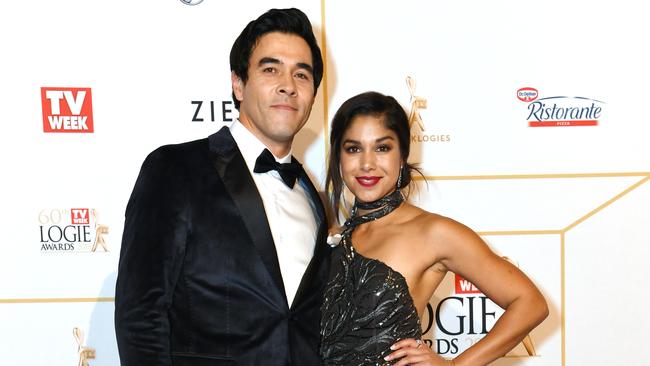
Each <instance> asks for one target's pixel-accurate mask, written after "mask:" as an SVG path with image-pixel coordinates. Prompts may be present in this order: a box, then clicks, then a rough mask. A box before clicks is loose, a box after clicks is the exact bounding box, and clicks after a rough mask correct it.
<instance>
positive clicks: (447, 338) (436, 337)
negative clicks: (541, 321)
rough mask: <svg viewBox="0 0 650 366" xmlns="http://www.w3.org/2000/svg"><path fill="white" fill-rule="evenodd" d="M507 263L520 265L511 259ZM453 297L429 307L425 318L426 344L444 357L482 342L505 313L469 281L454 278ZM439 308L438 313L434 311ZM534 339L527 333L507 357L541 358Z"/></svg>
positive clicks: (457, 276)
mask: <svg viewBox="0 0 650 366" xmlns="http://www.w3.org/2000/svg"><path fill="white" fill-rule="evenodd" d="M503 259H504V260H506V261H508V262H510V263H512V264H513V265H515V266H517V267H518V265H517V263H516V262H514V261H513V260H512V259H510V258H508V257H503ZM453 277H454V279H453V286H452V292H453V293H452V294H450V295H449V296H447V297H444V298H441V299H440V300H439V301H437V303H429V304H427V305H428V306H427V313H426V314H425V316H424V317H423V322H422V324H423V325H424V329H423V334H424V341H425V342H426V343H427V344H429V346H431V347H432V348H433V349H435V350H436V352H437V353H438V354H440V355H441V356H443V357H454V356H456V355H458V354H460V353H462V352H464V351H465V350H466V349H467V348H469V347H471V346H472V345H474V344H476V343H477V342H478V341H480V340H481V339H482V338H483V337H484V336H485V335H486V334H487V333H488V332H489V331H490V330H491V329H492V327H493V326H494V323H496V321H497V320H498V319H499V318H500V317H501V315H502V314H503V312H504V311H503V309H501V308H500V307H499V306H498V305H496V304H495V303H494V302H492V301H491V300H490V299H489V298H488V297H487V296H485V295H484V294H483V293H482V291H481V290H480V289H478V288H477V287H476V286H474V284H472V283H471V282H469V281H468V280H466V279H465V278H463V277H461V276H459V275H456V274H455V275H454V276H453ZM434 309H435V310H434ZM539 356H540V355H539V353H538V352H537V350H536V349H535V345H534V342H533V338H532V337H531V335H530V334H527V335H526V336H525V337H524V339H523V340H522V341H521V342H520V345H518V347H515V349H513V350H512V351H510V352H509V353H508V354H507V355H505V356H504V357H516V358H527V357H539Z"/></svg>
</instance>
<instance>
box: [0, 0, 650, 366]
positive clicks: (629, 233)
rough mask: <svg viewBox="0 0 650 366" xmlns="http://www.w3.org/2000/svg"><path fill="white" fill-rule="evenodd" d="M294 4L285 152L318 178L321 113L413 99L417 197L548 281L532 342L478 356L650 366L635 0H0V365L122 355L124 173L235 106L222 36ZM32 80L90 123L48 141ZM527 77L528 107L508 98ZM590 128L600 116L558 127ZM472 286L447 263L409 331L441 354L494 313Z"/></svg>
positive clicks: (517, 361)
mask: <svg viewBox="0 0 650 366" xmlns="http://www.w3.org/2000/svg"><path fill="white" fill-rule="evenodd" d="M290 6H295V7H299V8H301V9H302V10H303V11H305V13H307V15H308V16H309V17H310V19H311V20H312V23H313V25H314V27H315V31H316V34H317V38H318V39H319V41H320V43H321V47H322V49H323V51H324V52H325V61H326V68H327V70H326V75H325V78H324V80H323V84H322V86H321V88H320V90H319V94H318V96H317V99H316V104H315V106H314V109H313V111H312V115H311V117H310V120H309V123H308V125H307V126H306V128H305V129H304V130H303V131H302V132H301V133H300V135H299V136H298V140H297V141H296V144H295V146H294V150H295V154H296V155H297V156H298V158H299V159H300V160H302V161H303V162H304V163H305V165H306V167H307V168H308V170H309V173H310V175H311V176H312V178H313V179H314V181H315V182H316V183H317V185H319V186H321V187H322V183H323V180H324V172H325V151H326V149H327V144H326V137H327V134H328V123H329V119H330V118H331V117H332V116H333V114H334V112H335V111H336V109H337V108H338V107H339V106H340V105H341V103H342V102H343V101H344V100H346V99H347V98H349V97H351V96H353V95H355V94H357V93H359V92H363V91H367V90H377V91H380V92H382V93H385V94H390V95H393V96H395V97H396V98H397V99H398V100H399V101H400V102H401V103H402V104H403V105H404V106H405V108H406V109H407V111H409V112H410V111H411V107H412V105H415V107H416V108H415V109H414V112H417V113H416V116H419V119H414V125H413V126H412V146H413V149H412V150H413V152H412V155H413V156H412V159H411V160H412V162H417V163H420V166H421V167H422V169H423V171H424V173H425V176H426V179H424V180H419V181H418V187H419V190H418V192H417V193H416V194H414V196H413V197H412V199H413V200H414V202H416V203H417V204H419V205H420V206H421V207H423V208H425V209H427V210H430V211H433V212H437V213H441V214H443V215H447V216H450V217H453V218H455V219H457V220H458V221H461V222H463V223H465V224H467V225H468V226H470V227H472V228H473V229H474V230H476V231H477V232H479V234H481V235H482V236H483V238H484V239H485V240H486V242H487V243H488V244H489V245H490V246H491V247H492V248H493V249H494V250H495V251H496V252H498V253H499V254H501V255H504V256H507V257H509V258H510V259H511V260H513V261H514V262H515V263H516V264H517V265H518V266H519V267H520V268H521V269H522V270H524V271H525V272H526V273H527V274H528V275H529V276H530V277H531V278H532V279H533V280H534V281H535V282H536V283H537V284H538V286H539V287H540V288H541V289H542V291H543V293H544V294H545V296H546V298H547V300H548V302H549V306H550V316H549V317H548V319H546V320H545V321H544V323H542V325H541V326H539V327H538V328H537V329H535V330H534V331H533V332H532V333H531V335H530V338H529V339H528V341H527V342H529V343H528V345H531V344H532V346H533V348H534V351H533V352H531V351H530V350H527V349H526V348H525V347H524V346H523V345H520V346H518V347H517V348H516V349H515V350H514V351H513V352H511V353H510V354H509V355H508V356H507V357H505V358H502V359H500V360H499V361H497V362H495V364H496V365H611V364H615V365H641V364H645V363H647V362H646V361H644V360H645V359H648V358H649V357H650V351H649V349H648V347H645V342H644V339H645V329H647V328H648V327H649V326H650V318H649V317H648V315H647V310H646V306H645V304H647V303H648V300H650V297H649V296H648V294H647V291H645V290H644V288H645V282H646V280H647V278H648V274H649V270H648V269H647V265H646V261H647V258H650V245H649V244H650V234H648V230H647V228H648V227H650V208H649V207H650V184H649V183H647V181H648V180H649V179H650V145H649V144H648V143H647V139H648V133H649V132H650V128H649V127H648V122H650V121H649V120H648V117H647V112H646V107H645V104H644V103H645V102H646V99H647V97H648V92H647V85H650V72H649V71H648V66H647V65H649V64H650V52H649V51H650V50H649V47H650V46H648V42H647V36H646V35H647V34H650V24H649V23H648V22H647V21H646V19H647V17H648V15H649V14H648V11H647V10H646V9H645V7H644V6H643V5H641V4H638V3H637V2H633V1H628V0H625V1H619V2H616V3H614V2H600V1H589V2H588V1H570V2H566V1H564V2H561V1H557V0H552V1H547V2H544V3H534V2H522V1H512V0H511V1H501V2H498V3H495V2H483V1H462V2H459V1H455V2H450V1H445V2H443V1H414V0H404V1H400V2H398V3H396V2H393V1H369V0H366V1H354V2H352V1H337V0H321V1H316V0H309V1H305V0H303V1H273V2H269V1H262V0H255V1H246V2H243V1H241V2H221V1H214V0H205V1H203V2H202V3H200V4H198V5H195V6H190V5H185V4H184V3H183V2H181V1H180V0H164V1H161V0H157V1H153V0H149V1H133V2H100V1H82V0H56V1H44V0H36V1H31V2H17V1H11V2H6V3H5V4H3V5H0V34H2V36H1V37H0V50H2V51H1V52H2V57H1V58H0V60H1V61H0V83H1V85H2V88H0V111H1V112H2V114H3V117H4V118H3V121H4V123H5V125H6V126H7V128H5V129H4V130H3V133H2V135H1V136H2V137H1V139H0V156H1V160H0V170H1V171H2V172H3V174H2V177H3V178H2V185H1V187H2V188H1V190H0V199H1V201H0V202H1V203H2V207H3V209H2V210H1V211H0V223H2V229H3V239H4V240H2V241H1V242H0V251H1V252H2V255H0V278H1V279H2V280H1V285H0V324H2V326H0V364H2V365H23V364H48V365H74V364H77V363H78V360H79V353H78V352H79V349H78V346H79V344H82V345H84V346H86V347H88V349H89V350H90V349H92V350H94V351H95V358H93V359H89V363H90V365H118V364H119V359H118V356H117V348H116V345H115V336H114V331H113V309H114V306H113V296H114V285H115V277H116V269H117V261H118V258H119V252H120V238H121V234H122V225H123V215H124V208H125V206H126V202H127V200H128V197H129V194H130V192H131V189H132V188H133V184H134V182H135V179H136V177H137V173H138V171H139V168H140V164H141V163H142V160H143V159H144V157H145V156H146V154H147V153H148V152H150V151H151V150H153V149H154V148H156V147H158V146H160V145H163V144H168V143H177V142H183V141H187V140H192V139H197V138H202V137H205V136H207V135H209V134H211V133H213V132H215V131H216V130H218V129H219V128H220V127H221V126H223V125H225V124H226V123H228V120H231V119H233V118H236V111H234V108H233V107H232V104H230V93H231V91H230V73H229V66H228V53H229V51H230V47H231V45H232V42H233V41H234V39H235V37H236V36H237V35H238V33H239V32H240V31H241V29H242V28H243V27H244V25H245V24H246V23H247V22H248V21H250V20H251V19H253V18H255V17H257V16H258V15H260V14H261V13H263V12H264V11H266V10H267V9H268V8H269V7H290ZM407 78H410V80H411V82H410V84H407ZM41 88H46V89H50V90H54V91H55V94H56V92H57V91H60V92H63V93H60V95H61V96H63V95H64V94H65V92H66V91H68V92H70V91H73V90H76V88H89V90H88V89H86V90H88V92H87V93H86V96H85V98H84V99H83V101H82V100H81V99H79V94H78V93H77V92H76V91H74V93H72V94H69V95H72V99H65V98H64V97H62V99H60V104H58V105H60V106H61V108H62V110H61V114H65V113H66V112H67V109H68V107H72V109H73V110H74V109H75V106H76V104H75V103H78V104H79V105H78V107H79V108H81V112H78V113H72V115H82V116H85V117H87V118H88V117H90V116H92V126H93V131H92V132H85V133H75V132H79V131H75V132H72V133H70V132H69V133H53V132H44V118H45V123H46V126H47V124H49V122H48V121H49V120H48V116H50V117H51V116H53V115H54V114H53V113H54V111H53V110H52V107H51V102H52V101H53V100H56V99H52V98H50V99H48V98H45V99H44V98H42V96H41V91H42V90H41ZM522 88H533V89H534V93H533V95H532V96H533V97H534V98H535V99H534V100H525V98H523V97H522V96H521V95H519V96H520V97H521V99H520V98H518V91H519V90H521V89H522ZM44 90H45V89H44ZM43 92H44V93H45V91H43ZM522 99H524V100H522ZM414 101H419V102H416V103H415V104H413V102H414ZM82 102H83V103H82ZM535 102H537V103H539V105H541V103H544V104H545V107H548V108H551V109H549V110H548V114H551V113H556V112H558V111H565V112H566V111H570V110H572V109H575V108H578V109H579V108H583V107H588V106H591V105H592V104H593V108H596V107H597V108H600V111H599V114H598V116H597V117H596V118H586V117H585V118H580V117H581V116H576V115H573V116H571V115H568V116H561V117H558V116H557V115H552V116H546V117H548V118H546V119H544V118H543V116H542V119H544V121H542V122H545V123H550V124H554V125H556V127H530V125H531V122H533V124H534V122H539V121H536V120H535V119H534V116H533V117H531V116H530V109H529V108H532V107H531V104H532V103H535ZM55 103H56V101H55ZM553 106H555V111H553V110H552V107H553ZM88 107H92V112H90V111H89V110H88ZM593 108H592V109H593ZM68 115H70V113H68ZM554 117H557V118H554ZM582 117H584V116H582ZM592 117H593V116H592ZM587 120H589V121H593V120H597V122H596V123H593V122H589V124H592V125H591V126H564V125H567V124H568V125H575V124H581V123H582V124H584V123H587V122H585V121H587ZM87 121H89V120H87ZM558 121H559V122H558ZM558 124H559V125H563V126H557V125H558ZM593 124H595V125H593ZM86 131H87V130H86ZM82 132H83V130H82ZM66 227H67V229H66ZM93 246H95V250H93ZM106 250H107V251H106ZM481 296H482V295H481V294H480V293H478V294H477V293H462V291H461V292H456V290H455V289H454V278H453V275H449V276H448V278H447V280H446V281H445V282H444V283H443V285H442V286H441V288H440V289H439V290H438V291H437V292H436V294H435V295H434V297H433V298H432V299H431V309H432V310H434V312H435V310H437V308H438V305H439V304H440V302H442V303H443V305H442V306H441V307H440V309H441V310H440V319H441V321H440V323H441V324H438V325H436V323H435V321H434V322H433V323H432V324H433V327H432V330H431V331H429V332H428V333H427V335H426V336H425V339H427V340H429V342H430V344H432V345H433V346H434V347H436V348H437V349H438V352H440V353H441V354H443V356H445V357H451V356H453V355H454V354H455V353H457V352H460V351H462V350H463V349H464V348H466V347H467V346H469V345H470V344H471V343H472V342H475V341H476V340H477V339H479V338H480V336H481V334H480V330H481V329H482V327H483V326H484V324H483V323H485V326H486V327H487V329H489V327H490V326H491V324H493V322H494V320H495V319H496V317H498V315H499V309H497V308H496V307H495V306H494V305H493V304H491V303H490V302H489V301H488V302H483V301H484V300H481ZM470 303H472V305H471V306H472V308H471V309H472V310H470ZM483 304H485V306H483ZM432 314H433V313H432ZM470 315H472V318H473V319H472V320H473V325H470V324H469V321H470V319H469V318H470ZM430 320H431V318H430V317H429V314H427V315H426V316H425V319H423V324H424V325H427V324H428V323H429V321H430ZM440 325H442V328H444V330H446V331H447V333H445V332H444V331H443V330H442V329H441V327H440ZM75 327H78V328H80V329H82V330H83V331H84V337H83V338H84V339H75V337H74V336H73V328H75ZM461 327H462V328H463V329H462V330H463V331H462V332H460V330H461ZM471 329H473V330H474V332H472V331H471ZM448 333H459V334H448ZM471 333H477V334H471ZM87 352H89V351H87ZM642 360H643V361H642Z"/></svg>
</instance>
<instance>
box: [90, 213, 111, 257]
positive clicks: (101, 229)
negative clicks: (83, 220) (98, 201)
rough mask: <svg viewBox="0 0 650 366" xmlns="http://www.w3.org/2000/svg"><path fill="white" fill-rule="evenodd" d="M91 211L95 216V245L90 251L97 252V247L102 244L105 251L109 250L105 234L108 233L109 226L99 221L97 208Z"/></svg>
mask: <svg viewBox="0 0 650 366" xmlns="http://www.w3.org/2000/svg"><path fill="white" fill-rule="evenodd" d="M91 212H92V215H93V216H94V217H95V242H94V243H93V247H92V249H90V251H91V252H95V251H97V247H99V246H100V247H102V249H104V251H105V252H108V246H107V245H106V241H105V240H104V234H108V226H106V225H102V224H100V223H99V220H98V217H97V216H98V215H97V210H95V209H92V211H91Z"/></svg>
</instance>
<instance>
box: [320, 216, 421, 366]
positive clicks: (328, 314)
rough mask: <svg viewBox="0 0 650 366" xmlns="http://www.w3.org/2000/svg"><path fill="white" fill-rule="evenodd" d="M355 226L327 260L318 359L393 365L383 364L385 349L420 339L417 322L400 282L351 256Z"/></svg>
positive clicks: (379, 266) (382, 267) (342, 364)
mask: <svg viewBox="0 0 650 366" xmlns="http://www.w3.org/2000/svg"><path fill="white" fill-rule="evenodd" d="M398 205H399V203H398ZM393 209H394V207H393ZM390 211H392V210H390ZM386 214H387V213H384V215H386ZM382 216H383V215H382ZM355 226H356V225H355ZM355 226H351V227H349V229H348V230H346V231H344V232H343V235H342V239H341V242H340V243H339V245H338V246H337V247H336V248H334V251H333V254H332V255H333V257H332V267H331V269H330V277H329V280H328V283H327V287H326V289H325V298H324V301H323V305H322V307H321V314H322V318H321V356H322V358H323V363H324V365H327V366H334V365H336V366H357V365H359V366H361V365H363V366H369V365H382V366H383V365H392V364H393V362H387V361H384V357H385V356H386V355H388V354H389V353H390V352H391V351H390V348H389V347H390V346H391V345H392V344H393V343H395V342H396V341H398V340H400V339H404V338H415V339H420V338H421V337H422V330H421V329H422V328H421V326H420V319H419V317H418V314H417V311H416V309H415V306H414V305H413V299H412V298H411V295H410V294H409V290H408V285H407V283H406V280H405V279H404V277H403V276H402V275H401V274H400V273H399V272H397V271H394V270H393V269H391V268H390V267H389V266H388V265H386V264H385V263H383V262H381V261H379V260H376V259H370V258H366V257H364V256H362V255H360V254H359V253H357V252H356V251H355V250H354V247H353V246H352V242H351V240H350V238H351V234H352V231H353V230H354V227H355Z"/></svg>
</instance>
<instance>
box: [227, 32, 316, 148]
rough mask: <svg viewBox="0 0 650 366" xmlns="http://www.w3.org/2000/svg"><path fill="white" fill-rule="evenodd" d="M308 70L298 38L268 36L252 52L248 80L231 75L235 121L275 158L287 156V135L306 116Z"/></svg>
mask: <svg viewBox="0 0 650 366" xmlns="http://www.w3.org/2000/svg"><path fill="white" fill-rule="evenodd" d="M312 70H313V63H312V57H311V50H310V49H309V45H307V42H305V40H304V39H302V38H301V37H299V36H297V35H295V34H287V33H280V32H271V33H267V34H265V35H263V36H262V37H260V38H259V40H258V42H257V45H256V46H255V48H253V52H252V54H251V57H250V60H249V66H248V81H246V83H244V82H242V80H241V79H239V77H237V76H236V75H235V74H234V73H233V74H232V88H233V91H234V93H235V97H236V98H237V99H238V100H239V101H240V103H241V104H240V106H239V119H240V121H241V123H242V124H243V125H244V126H246V127H247V128H248V129H249V130H250V131H251V132H252V133H253V134H254V135H255V136H256V137H257V138H258V139H260V141H262V142H263V143H264V144H265V145H266V146H267V147H269V148H270V150H271V152H273V153H274V154H275V155H276V156H281V155H284V154H286V153H288V152H289V149H290V147H291V142H292V141H293V137H294V136H295V134H296V133H297V132H298V131H300V129H301V128H302V126H304V124H305V123H306V122H307V118H309V113H310V112H311V107H312V105H313V104H314V75H313V73H312ZM274 150H275V151H274ZM278 154H280V155H278Z"/></svg>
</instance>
